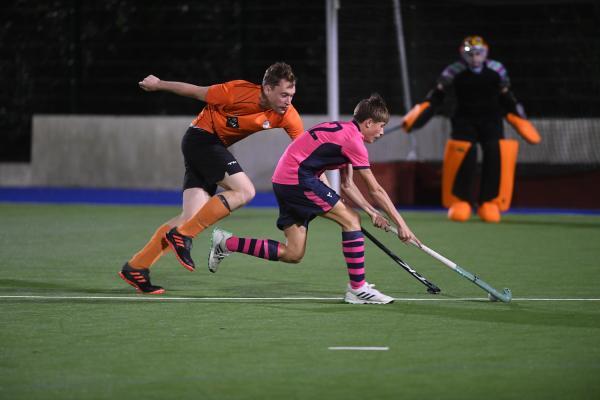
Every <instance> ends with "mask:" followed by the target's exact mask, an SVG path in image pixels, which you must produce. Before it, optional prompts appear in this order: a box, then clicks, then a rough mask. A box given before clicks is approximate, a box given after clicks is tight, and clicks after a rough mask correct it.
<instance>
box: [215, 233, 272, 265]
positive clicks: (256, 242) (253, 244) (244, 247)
mask: <svg viewBox="0 0 600 400" xmlns="http://www.w3.org/2000/svg"><path fill="white" fill-rule="evenodd" d="M225 245H226V246H227V250H229V251H233V252H236V253H244V254H248V255H251V256H254V257H258V258H264V259H265V260H271V261H278V260H279V246H280V243H279V242H277V241H275V240H270V239H252V238H240V237H236V236H232V237H230V238H229V239H227V241H226V242H225Z"/></svg>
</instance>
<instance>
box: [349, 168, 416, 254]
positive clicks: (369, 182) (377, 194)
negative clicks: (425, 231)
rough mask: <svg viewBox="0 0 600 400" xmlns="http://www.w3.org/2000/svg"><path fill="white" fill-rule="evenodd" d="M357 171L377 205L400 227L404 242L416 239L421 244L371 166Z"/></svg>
mask: <svg viewBox="0 0 600 400" xmlns="http://www.w3.org/2000/svg"><path fill="white" fill-rule="evenodd" d="M357 173H358V174H359V175H360V177H361V178H362V179H363V181H364V183H365V185H366V186H367V189H368V190H369V194H370V195H371V197H373V199H374V200H375V201H376V202H377V205H379V207H381V208H382V209H383V211H385V213H386V214H387V215H388V217H390V219H391V220H392V221H394V224H396V226H397V227H398V238H400V240H402V241H403V242H408V241H410V240H413V241H415V242H416V243H418V244H419V245H420V244H421V241H420V240H419V239H418V238H417V237H416V236H415V234H414V233H413V232H412V231H411V230H410V228H409V227H408V225H407V224H406V222H404V218H402V216H401V215H400V213H399V212H398V210H396V207H395V206H394V203H392V200H391V199H390V196H389V195H388V194H387V192H386V191H385V190H384V189H383V188H382V187H381V185H380V184H379V182H377V179H376V178H375V176H374V175H373V172H372V171H371V169H370V168H365V169H359V170H357Z"/></svg>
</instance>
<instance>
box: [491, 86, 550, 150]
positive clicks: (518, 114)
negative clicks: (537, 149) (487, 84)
mask: <svg viewBox="0 0 600 400" xmlns="http://www.w3.org/2000/svg"><path fill="white" fill-rule="evenodd" d="M500 103H501V104H502V106H503V107H504V109H505V110H506V116H505V118H506V121H508V123H509V124H510V125H512V127H513V128H515V131H517V133H518V134H519V135H521V137H522V138H523V139H525V140H526V141H527V142H528V143H529V144H538V143H539V142H541V141H542V137H541V136H540V134H539V132H538V131H537V129H535V126H533V124H532V123H531V122H529V120H528V119H527V115H526V114H525V110H524V109H523V106H522V105H521V103H519V102H518V101H517V98H516V97H515V95H514V94H513V92H512V91H511V90H510V89H509V88H508V87H505V88H503V89H502V90H501V91H500Z"/></svg>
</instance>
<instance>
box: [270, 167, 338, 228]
mask: <svg viewBox="0 0 600 400" xmlns="http://www.w3.org/2000/svg"><path fill="white" fill-rule="evenodd" d="M273 191H274V192H275V197H276V198H277V203H278V204H279V218H277V227H278V228H279V229H281V230H283V229H284V228H286V227H288V226H290V225H294V224H298V225H303V226H305V227H308V223H309V222H310V221H312V220H313V219H314V218H315V217H317V216H319V215H323V214H325V213H326V212H328V211H329V210H331V209H332V208H333V206H335V204H336V203H337V202H338V201H339V200H340V196H339V195H338V194H337V193H336V192H335V190H333V189H331V188H330V187H329V186H327V185H325V184H324V183H323V182H321V181H320V180H319V179H317V178H315V179H311V180H309V181H304V182H302V183H301V184H298V185H282V184H279V183H273Z"/></svg>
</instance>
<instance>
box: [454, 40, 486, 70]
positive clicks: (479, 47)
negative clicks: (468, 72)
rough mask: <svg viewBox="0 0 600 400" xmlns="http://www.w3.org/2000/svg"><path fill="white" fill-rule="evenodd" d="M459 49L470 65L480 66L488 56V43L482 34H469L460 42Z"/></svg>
mask: <svg viewBox="0 0 600 400" xmlns="http://www.w3.org/2000/svg"><path fill="white" fill-rule="evenodd" d="M459 51H460V55H461V56H462V58H463V59H464V60H465V62H466V63H467V64H469V67H471V68H480V67H481V66H482V65H483V62H484V61H485V60H486V58H487V53H488V45H487V43H486V42H485V40H483V38H482V37H481V36H467V37H466V38H465V39H464V40H463V41H462V43H461V44H460V47H459Z"/></svg>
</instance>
